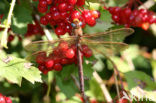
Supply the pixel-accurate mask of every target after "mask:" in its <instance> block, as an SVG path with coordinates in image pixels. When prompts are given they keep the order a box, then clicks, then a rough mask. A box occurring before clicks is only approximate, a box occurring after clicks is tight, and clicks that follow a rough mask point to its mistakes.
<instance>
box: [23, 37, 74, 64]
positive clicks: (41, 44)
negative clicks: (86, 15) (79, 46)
mask: <svg viewBox="0 0 156 103" xmlns="http://www.w3.org/2000/svg"><path fill="white" fill-rule="evenodd" d="M61 42H66V43H68V46H70V45H72V44H75V42H76V37H69V38H63V39H59V40H54V41H35V42H32V43H30V44H28V45H27V46H25V50H26V51H28V53H29V54H30V55H28V56H27V57H26V59H27V60H29V61H34V60H35V58H36V56H37V55H38V54H39V53H41V52H45V53H46V54H47V55H49V54H50V53H52V52H53V51H54V50H55V49H57V48H59V44H60V43H61ZM60 55H61V53H60Z"/></svg>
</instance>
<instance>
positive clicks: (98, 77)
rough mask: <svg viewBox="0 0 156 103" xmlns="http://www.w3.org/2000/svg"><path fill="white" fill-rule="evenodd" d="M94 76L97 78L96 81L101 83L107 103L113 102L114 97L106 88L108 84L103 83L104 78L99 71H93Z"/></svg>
mask: <svg viewBox="0 0 156 103" xmlns="http://www.w3.org/2000/svg"><path fill="white" fill-rule="evenodd" d="M93 76H94V78H95V79H96V81H97V82H98V83H99V84H100V87H101V89H102V92H103V94H104V96H105V99H106V101H107V103H111V102H112V98H111V96H110V94H109V92H108V90H107V88H106V85H105V84H104V83H103V81H102V79H101V78H100V76H99V75H98V73H97V72H96V71H95V72H93Z"/></svg>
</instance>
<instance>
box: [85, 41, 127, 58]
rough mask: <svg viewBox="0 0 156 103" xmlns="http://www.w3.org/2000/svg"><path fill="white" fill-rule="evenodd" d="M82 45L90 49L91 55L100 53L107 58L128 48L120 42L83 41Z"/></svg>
mask: <svg viewBox="0 0 156 103" xmlns="http://www.w3.org/2000/svg"><path fill="white" fill-rule="evenodd" d="M83 44H86V45H88V47H89V48H90V49H92V51H93V53H94V54H95V53H101V54H105V55H107V56H110V55H113V54H116V53H119V52H120V51H122V50H124V49H126V48H128V45H127V44H125V43H122V42H109V41H108V42H104V41H103V42H102V41H98V42H95V41H88V40H85V42H83Z"/></svg>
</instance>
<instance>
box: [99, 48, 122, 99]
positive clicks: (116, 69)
mask: <svg viewBox="0 0 156 103" xmlns="http://www.w3.org/2000/svg"><path fill="white" fill-rule="evenodd" d="M96 51H97V52H99V53H101V54H102V55H104V56H105V57H106V58H107V59H108V60H109V61H110V62H111V63H112V65H113V67H114V79H115V85H116V89H117V95H118V99H120V93H119V86H118V81H117V75H118V76H119V79H120V82H121V89H122V90H123V89H124V88H123V82H122V78H121V76H120V73H119V71H118V68H117V66H116V64H115V63H114V62H113V61H112V60H111V59H110V58H109V57H108V56H107V55H105V54H104V53H103V52H100V51H98V50H96Z"/></svg>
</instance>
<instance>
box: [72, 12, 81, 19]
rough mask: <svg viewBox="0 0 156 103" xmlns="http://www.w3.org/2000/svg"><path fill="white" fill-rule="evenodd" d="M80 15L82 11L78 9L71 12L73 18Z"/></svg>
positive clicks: (77, 17)
mask: <svg viewBox="0 0 156 103" xmlns="http://www.w3.org/2000/svg"><path fill="white" fill-rule="evenodd" d="M80 16H81V14H80V12H79V11H77V10H75V11H73V12H72V14H71V18H72V20H74V19H79V18H80Z"/></svg>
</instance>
